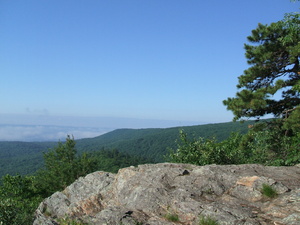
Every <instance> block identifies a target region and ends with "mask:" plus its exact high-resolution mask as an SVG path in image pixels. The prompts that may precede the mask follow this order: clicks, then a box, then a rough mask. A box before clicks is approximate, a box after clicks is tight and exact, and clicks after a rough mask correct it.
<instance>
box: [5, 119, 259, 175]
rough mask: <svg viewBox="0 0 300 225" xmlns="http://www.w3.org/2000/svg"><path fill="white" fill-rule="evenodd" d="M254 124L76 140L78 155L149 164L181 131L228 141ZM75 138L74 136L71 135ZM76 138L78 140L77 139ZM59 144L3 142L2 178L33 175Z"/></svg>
mask: <svg viewBox="0 0 300 225" xmlns="http://www.w3.org/2000/svg"><path fill="white" fill-rule="evenodd" d="M252 123H254V122H253V121H248V122H245V123H238V122H236V123H234V122H228V123H217V124H205V125H198V126H186V127H172V128H149V129H117V130H114V131H111V132H108V133H106V134H103V135H101V136H98V137H95V138H85V139H79V140H76V148H77V150H78V152H79V153H83V152H95V151H101V150H111V149H117V150H118V151H120V152H124V153H128V154H130V155H135V156H140V157H143V158H146V159H148V161H149V162H150V161H151V162H163V161H164V155H165V154H166V153H167V148H173V147H175V146H176V143H175V141H176V139H178V134H179V130H180V129H184V131H185V132H186V133H187V134H189V135H190V136H195V137H204V138H211V137H216V138H217V139H218V140H220V141H221V140H224V139H226V138H227V137H228V136H229V135H230V133H231V132H234V131H239V132H241V133H246V131H247V130H248V125H249V124H252ZM70 135H72V134H70ZM75 138H76V137H75ZM56 144H57V143H56V142H13V141H2V142H0V168H1V170H0V177H2V176H3V175H5V174H11V175H15V174H21V175H25V174H31V173H34V172H35V171H36V170H37V169H39V168H40V167H42V166H43V163H42V162H43V152H47V150H48V149H49V148H53V147H54V146H55V145H56Z"/></svg>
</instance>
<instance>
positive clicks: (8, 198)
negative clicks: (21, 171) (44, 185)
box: [0, 175, 42, 225]
mask: <svg viewBox="0 0 300 225" xmlns="http://www.w3.org/2000/svg"><path fill="white" fill-rule="evenodd" d="M2 179H3V185H2V186H0V222H2V223H0V224H1V225H2V224H3V225H20V224H32V223H33V212H34V210H35V209H36V208H37V206H38V205H39V203H40V202H41V200H42V197H41V196H40V195H39V193H38V190H37V189H36V179H35V177H33V176H24V177H22V176H20V175H18V176H10V175H6V176H4V177H3V178H2Z"/></svg>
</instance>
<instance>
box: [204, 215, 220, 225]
mask: <svg viewBox="0 0 300 225" xmlns="http://www.w3.org/2000/svg"><path fill="white" fill-rule="evenodd" d="M218 224H219V223H218V222H217V221H216V220H215V219H213V218H211V217H210V216H201V217H200V220H199V225H218Z"/></svg>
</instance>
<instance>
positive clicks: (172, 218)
mask: <svg viewBox="0 0 300 225" xmlns="http://www.w3.org/2000/svg"><path fill="white" fill-rule="evenodd" d="M165 218H166V219H167V220H169V221H172V222H179V217H178V215H177V214H174V213H167V214H166V215H165Z"/></svg>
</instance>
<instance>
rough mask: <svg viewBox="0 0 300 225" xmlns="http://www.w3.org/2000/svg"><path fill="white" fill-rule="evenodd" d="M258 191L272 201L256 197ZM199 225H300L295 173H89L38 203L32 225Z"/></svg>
mask: <svg viewBox="0 0 300 225" xmlns="http://www.w3.org/2000/svg"><path fill="white" fill-rule="evenodd" d="M264 184H267V185H269V186H271V187H272V188H273V189H275V190H276V192H277V196H276V197H273V198H269V197H267V196H264V195H263V194H262V192H261V190H262V186H263V185H264ZM205 218H211V219H214V220H216V221H218V224H244V225H253V224H277V225H279V224H300V167H299V166H292V167H265V166H262V165H256V164H248V165H224V166H220V165H207V166H194V165H189V164H172V163H161V164H147V165H140V166H138V167H128V168H124V169H121V170H119V172H118V173H117V174H112V173H106V172H94V173H92V174H89V175H87V176H86V177H82V178H79V179H78V180H77V181H75V182H74V183H73V184H71V185H70V186H69V187H67V188H66V189H65V190H64V191H62V192H56V193H54V194H53V195H52V196H51V197H49V198H47V199H45V200H44V201H43V202H42V203H41V204H40V206H39V207H38V209H37V210H36V218H35V221H34V225H57V224H61V223H62V222H61V221H66V220H69V221H73V222H74V221H78V223H76V224H100V225H104V224H107V225H121V224H122V225H135V224H143V225H146V224H148V225H168V224H186V225H199V220H200V219H202V220H203V219H205ZM64 224H66V223H64ZM70 224H71V223H70ZM72 224H75V223H72Z"/></svg>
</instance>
